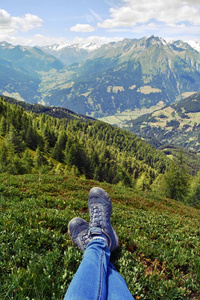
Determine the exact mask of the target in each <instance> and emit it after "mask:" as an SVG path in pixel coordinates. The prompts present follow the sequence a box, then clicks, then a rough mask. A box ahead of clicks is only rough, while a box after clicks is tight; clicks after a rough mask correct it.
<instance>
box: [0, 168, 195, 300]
mask: <svg viewBox="0 0 200 300" xmlns="http://www.w3.org/2000/svg"><path fill="white" fill-rule="evenodd" d="M93 186H100V187H102V188H104V189H105V190H106V191H107V192H108V193H109V195H110V197H111V198H112V201H113V214H112V224H113V227H114V228H115V229H116V231H117V233H118V235H119V240H120V246H119V247H118V248H117V249H116V250H115V251H114V252H113V253H112V257H111V259H112V262H113V263H114V265H115V267H116V268H117V270H118V271H119V272H120V273H121V275H122V276H123V277H124V278H125V280H126V282H127V284H128V287H129V289H130V291H131V293H132V294H133V296H134V297H135V299H148V300H151V299H152V300H154V299H170V300H173V299H200V293H199V290H200V211H199V210H197V209H195V208H191V207H188V206H185V205H184V204H182V203H180V202H176V201H174V200H170V199H166V198H164V199H163V198H159V197H156V198H155V196H153V195H152V194H150V193H144V192H138V191H136V190H135V189H131V188H127V187H123V186H120V185H111V184H108V183H105V182H103V183H99V182H97V181H94V180H86V179H85V178H84V177H82V178H78V177H76V176H72V175H71V174H69V175H65V176H57V175H17V176H16V175H15V176H14V175H6V174H1V175H0V212H1V218H0V258H1V259H0V286H1V288H0V299H1V300H6V299H20V300H23V299H34V300H39V299H43V300H44V299H56V300H59V299H63V297H64V294H65V292H66V290H67V288H68V286H69V284H70V282H71V279H72V278H73V275H74V274H75V272H76V270H77V268H78V266H79V264H80V262H81V259H82V253H81V252H80V251H79V250H78V249H77V248H75V246H74V245H73V243H72V242H71V240H70V237H69V235H68V234H67V225H68V222H69V221H70V220H71V219H72V218H73V217H76V216H80V217H82V218H85V219H86V220H87V221H89V214H88V205H87V198H88V192H89V190H90V188H92V187H93Z"/></svg>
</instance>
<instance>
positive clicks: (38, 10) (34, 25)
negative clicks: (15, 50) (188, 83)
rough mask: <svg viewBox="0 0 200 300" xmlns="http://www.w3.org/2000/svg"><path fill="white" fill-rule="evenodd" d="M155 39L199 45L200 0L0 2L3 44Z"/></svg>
mask: <svg viewBox="0 0 200 300" xmlns="http://www.w3.org/2000/svg"><path fill="white" fill-rule="evenodd" d="M150 35H155V36H159V37H163V38H165V39H173V40H177V39H182V40H186V41H187V40H196V41H200V0H184V1H183V0H167V1H166V0H55V1H54V0H0V41H7V42H10V43H13V44H24V45H39V46H42V45H49V44H54V43H59V44H60V43H62V44H63V43H66V44H67V43H83V42H95V43H106V42H109V41H111V40H119V39H123V38H140V37H144V36H150Z"/></svg>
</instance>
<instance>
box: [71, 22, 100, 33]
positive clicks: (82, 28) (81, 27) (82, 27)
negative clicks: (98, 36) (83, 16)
mask: <svg viewBox="0 0 200 300" xmlns="http://www.w3.org/2000/svg"><path fill="white" fill-rule="evenodd" d="M70 30H71V31H75V32H92V31H94V30H95V28H94V27H93V26H91V25H89V24H76V25H75V26H72V27H71V28H70Z"/></svg>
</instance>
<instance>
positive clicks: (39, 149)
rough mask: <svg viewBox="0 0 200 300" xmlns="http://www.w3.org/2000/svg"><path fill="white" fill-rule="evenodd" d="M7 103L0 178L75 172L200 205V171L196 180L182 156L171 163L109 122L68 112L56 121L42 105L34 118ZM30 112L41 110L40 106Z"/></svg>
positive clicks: (1, 107) (0, 122) (0, 109)
mask: <svg viewBox="0 0 200 300" xmlns="http://www.w3.org/2000/svg"><path fill="white" fill-rule="evenodd" d="M3 99H4V100H3ZM3 99H0V147H1V151H0V172H1V173H4V172H7V173H9V174H28V173H29V174H30V173H36V174H38V173H39V174H44V173H48V174H68V173H69V172H71V174H75V175H77V176H85V177H86V178H91V179H95V180H98V181H106V182H108V183H112V184H122V185H126V186H130V187H135V186H136V187H137V189H141V190H143V191H148V190H152V191H154V192H155V193H159V194H160V195H163V196H166V197H169V198H173V199H177V200H179V201H184V202H188V203H190V204H192V205H198V204H199V202H200V196H199V193H198V190H199V187H200V172H197V171H198V170H196V171H195V172H194V174H195V177H191V176H190V175H189V174H188V170H187V168H186V164H185V160H186V158H185V156H184V153H183V152H181V151H180V153H179V154H178V155H176V156H175V158H174V159H172V158H171V159H169V158H168V157H167V156H166V155H165V154H164V152H162V151H160V150H155V149H153V148H152V147H151V146H150V145H148V144H147V143H145V142H144V141H142V140H141V139H140V138H138V137H136V136H135V135H134V134H132V133H130V132H128V131H125V130H122V129H119V128H116V127H113V126H111V125H108V124H106V123H103V122H100V121H96V120H92V119H91V120H90V119H89V118H84V117H83V116H79V115H77V114H74V115H73V114H72V113H68V112H65V114H64V115H65V116H68V117H69V119H68V118H66V117H65V118H60V119H58V118H54V117H51V116H49V115H48V114H47V115H46V114H45V113H41V110H42V106H38V111H39V112H40V113H36V112H32V111H31V109H30V108H31V106H30V105H28V110H29V112H27V111H25V110H24V109H23V108H22V107H21V106H20V105H17V104H10V103H8V102H6V101H5V100H6V98H3ZM8 100H9V99H8ZM32 108H33V110H35V111H37V106H33V107H32ZM43 110H44V111H45V107H43ZM61 112H62V110H61ZM47 113H48V110H47ZM54 113H55V112H54ZM58 115H59V116H60V110H59V109H58ZM192 163H194V162H192ZM189 167H190V169H191V168H192V164H191V165H190V166H189Z"/></svg>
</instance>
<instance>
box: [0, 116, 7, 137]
mask: <svg viewBox="0 0 200 300" xmlns="http://www.w3.org/2000/svg"><path fill="white" fill-rule="evenodd" d="M0 134H1V135H2V136H5V135H6V118H5V117H4V116H2V117H1V122H0Z"/></svg>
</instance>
